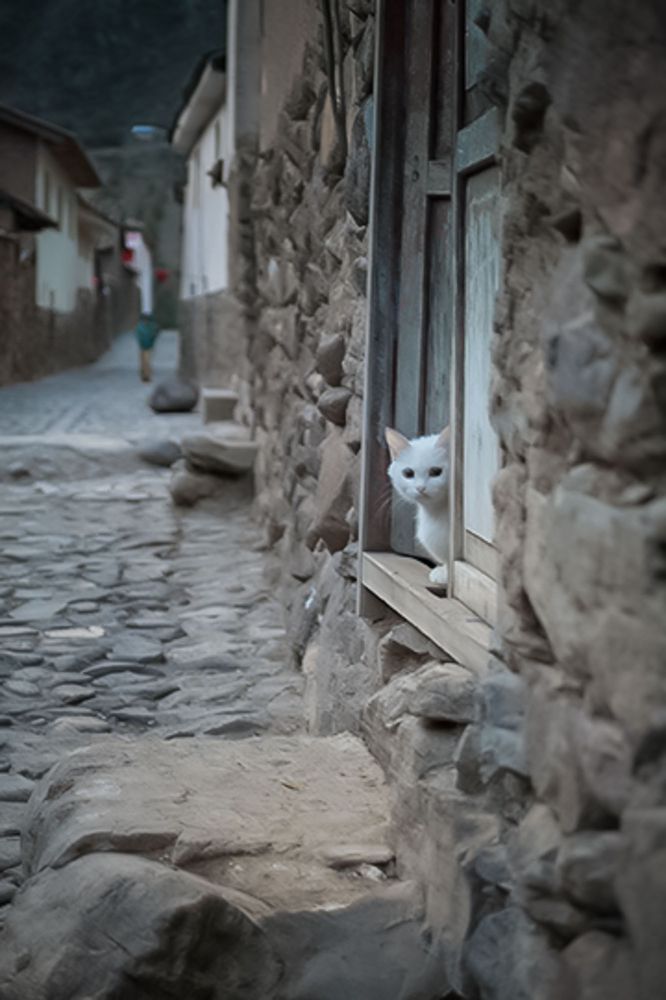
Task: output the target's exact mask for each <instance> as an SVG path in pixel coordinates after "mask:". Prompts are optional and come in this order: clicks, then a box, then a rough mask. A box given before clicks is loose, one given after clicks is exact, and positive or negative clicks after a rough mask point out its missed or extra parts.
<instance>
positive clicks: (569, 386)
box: [232, 0, 666, 1000]
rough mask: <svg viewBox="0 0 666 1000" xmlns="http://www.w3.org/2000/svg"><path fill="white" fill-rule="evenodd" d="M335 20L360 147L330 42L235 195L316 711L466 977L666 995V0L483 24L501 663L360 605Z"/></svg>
mask: <svg viewBox="0 0 666 1000" xmlns="http://www.w3.org/2000/svg"><path fill="white" fill-rule="evenodd" d="M350 8H353V10H350ZM340 10H341V11H343V10H344V13H343V15H342V22H341V36H342V37H341V44H340V54H341V60H340V61H341V64H342V65H343V72H342V79H343V80H344V89H345V94H346V98H347V101H346V108H345V109H344V110H345V124H346V128H345V136H344V137H343V136H341V134H340V129H339V121H340V116H339V113H338V115H337V116H336V114H335V113H334V108H333V105H332V103H331V99H330V90H329V82H328V81H329V79H330V74H327V72H326V69H327V65H326V59H325V56H324V46H323V44H322V34H321V31H320V32H319V33H318V34H317V35H315V36H313V37H311V38H310V39H308V41H307V44H306V45H305V46H304V48H303V62H302V67H301V71H300V73H298V74H297V76H296V77H295V79H294V80H293V82H292V85H291V88H290V90H289V93H288V96H287V99H286V101H285V103H284V107H283V109H282V112H281V114H280V118H279V127H278V129H277V132H276V135H275V139H274V141H273V142H272V143H270V144H268V145H266V146H265V148H262V149H261V152H260V155H259V158H258V159H255V158H254V156H253V155H252V154H249V153H247V154H244V156H245V159H244V161H243V163H241V164H240V166H238V169H237V175H236V184H237V189H238V192H242V194H239V196H238V197H237V198H236V200H235V205H236V207H235V208H234V204H233V202H232V212H233V211H237V213H238V216H237V217H238V220H239V221H240V223H241V225H240V226H239V227H238V228H237V237H238V239H239V243H238V248H239V250H240V254H239V258H240V263H239V265H238V282H237V285H236V288H237V290H238V289H240V291H239V298H240V300H241V301H242V302H243V304H244V319H245V321H246V323H245V326H244V327H243V329H244V334H243V336H244V337H245V338H246V343H247V360H246V365H245V369H244V379H245V386H244V392H243V410H244V413H245V417H246V419H247V420H248V421H250V422H251V423H252V424H253V427H254V429H255V431H256V436H257V440H258V443H259V459H258V463H257V491H258V498H257V505H258V510H259V513H260V515H261V520H262V524H263V526H264V533H265V537H264V544H265V547H266V549H267V551H268V556H269V558H268V562H269V566H270V573H271V582H272V583H273V584H274V586H275V587H276V588H278V589H279V591H280V593H281V595H282V597H283V601H284V605H285V609H286V614H287V617H288V621H289V626H290V631H291V636H292V641H293V649H294V657H295V659H296V660H297V662H298V663H299V664H300V665H301V667H302V669H303V671H304V673H305V676H306V681H307V698H306V701H307V707H308V719H309V724H310V727H311V729H312V731H314V732H320V733H328V732H335V731H337V730H339V729H344V728H349V729H351V730H353V731H358V730H359V729H360V730H361V731H362V732H363V734H364V736H365V738H366V740H367V742H368V744H369V746H370V747H371V749H372V750H373V752H374V753H375V755H376V756H377V757H378V759H379V760H380V761H381V763H382V764H383V766H384V768H385V770H386V772H387V774H388V775H389V777H390V780H391V784H392V788H393V799H394V803H395V806H394V842H395V845H396V848H397V854H398V865H399V869H400V871H401V873H403V874H405V875H413V876H416V877H417V878H419V879H420V880H421V881H422V882H423V884H424V885H425V887H426V891H427V897H428V914H429V919H430V923H431V929H432V933H433V934H434V935H435V936H436V938H437V939H438V940H439V941H440V942H441V946H442V953H443V956H444V963H445V965H446V969H447V977H448V981H449V983H450V984H451V987H452V988H454V989H455V990H456V991H457V992H458V993H459V994H460V995H462V996H464V997H470V998H473V997H481V998H483V1000H541V998H547V1000H565V998H566V1000H597V998H599V1000H601V998H604V1000H629V998H632V1000H633V998H637V1000H653V998H654V997H656V996H658V995H660V993H661V992H662V991H663V987H662V982H663V980H664V976H665V974H666V970H665V968H664V958H663V955H664V954H665V952H664V948H663V944H664V933H663V931H662V924H663V914H664V913H665V912H666V878H665V876H664V870H665V867H664V857H663V853H664V846H663V845H664V844H665V843H666V785H665V782H664V748H665V747H666V742H665V739H664V733H665V732H666V729H665V721H664V720H665V719H666V672H665V671H664V663H666V630H665V629H664V628H663V626H662V624H661V621H660V616H663V609H664V607H666V593H665V591H666V584H665V583H664V581H665V579H666V576H665V573H664V545H665V544H666V543H665V541H664V539H665V537H666V536H665V531H666V501H665V492H666V481H665V479H664V468H665V467H666V463H665V461H664V459H665V458H666V454H665V453H666V402H665V396H664V385H666V369H665V368H664V351H663V343H664V336H665V335H666V306H665V304H664V303H665V294H666V293H665V291H664V289H665V288H666V244H665V243H664V238H663V233H664V232H666V225H665V223H666V219H665V218H664V215H665V206H664V200H663V190H664V182H665V180H666V176H665V175H666V102H665V99H664V96H663V94H664V91H663V88H661V87H658V86H656V84H655V81H657V80H658V79H659V77H660V72H661V70H660V67H661V66H663V59H664V51H665V45H666V38H665V34H666V32H665V27H664V17H663V14H662V13H661V11H660V9H659V5H658V3H657V0H649V2H646V3H644V4H642V5H640V7H636V9H634V10H633V11H632V16H631V18H629V17H628V16H627V11H626V7H625V5H624V4H622V3H620V2H619V0H611V2H610V3H609V2H607V0H603V2H602V0H585V3H583V4H578V3H575V2H573V0H558V2H557V3H555V4H552V3H551V4H545V3H541V2H539V0H504V2H498V3H495V4H493V5H492V6H491V7H490V8H489V10H488V13H487V16H486V15H485V14H483V15H481V16H480V17H479V24H482V25H483V29H484V31H486V33H487V36H488V39H489V43H490V46H491V60H490V64H489V69H488V72H487V76H486V80H485V87H486V89H487V92H488V94H489V95H490V96H491V98H492V99H493V100H494V101H495V103H496V104H497V105H498V106H499V107H500V108H501V109H502V111H503V113H504V115H505V121H506V128H505V134H504V141H503V148H502V156H501V166H502V176H503V199H504V205H503V208H504V223H503V236H502V240H503V276H502V284H501V293H500V296H499V300H498V308H497V315H496V336H495V344H494V360H495V377H494V385H493V393H492V401H491V409H492V413H493V419H494V423H495V427H496V429H497V432H498V434H499V437H500V441H501V446H502V455H503V461H502V471H501V472H500V474H499V476H498V478H497V481H496V484H495V506H496V515H497V542H498V547H499V552H500V567H501V579H500V585H501V586H500V590H501V607H500V617H499V625H498V628H497V630H496V634H495V639H494V643H493V650H492V654H491V656H490V659H489V664H488V669H487V671H486V673H485V674H484V676H482V677H478V676H473V675H472V674H471V673H470V672H468V671H467V670H465V669H464V668H463V667H461V666H460V665H459V664H454V663H451V662H448V658H447V657H445V656H444V655H443V654H442V653H441V651H439V650H438V649H437V648H436V647H434V646H432V645H431V644H430V643H429V642H428V641H427V640H425V639H424V638H423V637H422V636H421V635H420V634H419V633H418V632H416V631H415V630H414V629H413V628H412V627H411V626H410V625H408V624H406V623H404V622H401V621H399V620H398V619H397V618H394V617H392V616H390V615H388V614H387V615H386V616H385V617H383V618H381V619H380V620H379V621H376V622H373V623H370V622H364V621H361V620H360V619H359V618H358V617H357V616H356V613H355V606H354V599H355V586H354V583H355V554H356V530H357V525H356V503H355V501H356V491H357V484H358V471H359V470H358V463H359V450H360V414H361V395H362V374H363V350H364V336H363V334H364V323H365V301H364V286H365V271H366V260H365V255H366V246H367V242H366V225H367V195H368V177H369V159H370V156H369V145H368V125H367V122H368V120H369V111H370V109H371V101H372V97H371V93H372V48H373V34H374V19H373V15H372V4H371V3H362V2H361V0H357V2H355V3H353V4H349V5H344V7H343V5H341V6H340ZM618 67H621V68H622V72H619V71H618ZM338 112H339V107H338ZM336 123H337V125H338V128H337V131H336ZM345 140H346V143H347V144H348V147H349V151H348V155H347V156H345V149H344V145H345ZM250 178H251V184H250ZM238 233H241V235H240V236H238ZM443 988H444V985H443Z"/></svg>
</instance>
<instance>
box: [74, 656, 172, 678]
mask: <svg viewBox="0 0 666 1000" xmlns="http://www.w3.org/2000/svg"><path fill="white" fill-rule="evenodd" d="M83 673H84V674H85V675H86V677H92V678H93V679H94V680H97V679H99V678H101V677H109V676H111V675H112V674H124V673H130V674H136V675H138V676H139V677H163V676H164V673H163V671H162V670H160V669H159V667H151V666H149V665H148V664H146V663H131V662H127V663H116V662H114V661H112V660H103V661H102V662H101V663H93V664H91V665H90V666H89V667H84V668H83Z"/></svg>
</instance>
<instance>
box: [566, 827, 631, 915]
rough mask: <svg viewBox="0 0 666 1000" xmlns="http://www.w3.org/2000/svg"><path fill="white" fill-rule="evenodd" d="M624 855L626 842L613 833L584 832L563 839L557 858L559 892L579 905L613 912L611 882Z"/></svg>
mask: <svg viewBox="0 0 666 1000" xmlns="http://www.w3.org/2000/svg"><path fill="white" fill-rule="evenodd" d="M625 854H626V843H625V841H624V840H623V838H622V835H621V834H620V833H618V832H617V831H613V830H607V831H599V832H596V831H595V832H588V831H585V832H583V833H578V834H575V835H574V836H572V837H567V838H565V840H564V841H563V842H562V846H561V847H560V850H559V852H558V855H557V877H558V880H559V882H560V884H561V886H562V890H563V891H564V892H565V893H566V894H567V895H568V896H569V897H570V898H571V899H573V900H574V902H575V903H577V904H578V905H579V906H586V907H589V908H590V909H592V910H596V911H598V912H602V913H613V912H616V911H617V909H618V901H617V894H616V891H615V880H616V877H617V876H618V874H619V873H620V871H621V867H622V861H623V858H624V856H625Z"/></svg>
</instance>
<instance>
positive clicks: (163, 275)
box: [155, 267, 171, 285]
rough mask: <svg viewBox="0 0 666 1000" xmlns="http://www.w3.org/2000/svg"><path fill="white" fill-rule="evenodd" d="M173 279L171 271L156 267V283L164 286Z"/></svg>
mask: <svg viewBox="0 0 666 1000" xmlns="http://www.w3.org/2000/svg"><path fill="white" fill-rule="evenodd" d="M170 277H171V271H167V269H166V267H156V268H155V281H157V283H158V284H160V285H163V284H164V282H165V281H168V280H169V278H170Z"/></svg>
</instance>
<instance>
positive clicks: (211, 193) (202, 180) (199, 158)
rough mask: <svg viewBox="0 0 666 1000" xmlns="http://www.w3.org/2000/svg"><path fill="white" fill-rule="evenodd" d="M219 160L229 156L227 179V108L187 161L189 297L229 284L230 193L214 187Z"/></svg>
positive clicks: (184, 292) (184, 271)
mask: <svg viewBox="0 0 666 1000" xmlns="http://www.w3.org/2000/svg"><path fill="white" fill-rule="evenodd" d="M216 137H217V138H218V139H219V148H218V149H216ZM217 159H222V160H224V171H225V178H226V177H227V176H228V171H229V165H230V162H231V152H230V148H229V116H228V114H227V112H226V109H225V108H224V107H223V106H221V107H220V109H219V111H218V112H217V114H215V115H214V116H213V117H212V118H211V120H210V121H209V123H208V125H207V126H206V128H205V130H204V132H203V133H202V135H201V136H200V138H199V140H198V141H197V143H196V145H195V146H194V147H193V149H192V150H191V152H190V155H189V157H188V161H187V190H186V194H185V201H184V207H183V244H182V267H181V298H183V299H189V298H194V297H195V296H197V295H205V294H207V293H208V292H217V291H220V290H221V289H223V288H226V287H227V286H228V284H229V262H228V234H229V197H228V192H227V189H226V187H224V186H222V185H220V184H218V185H215V186H213V184H212V183H211V177H210V174H209V171H210V170H211V169H212V167H213V166H214V165H215V162H216V160H217Z"/></svg>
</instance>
